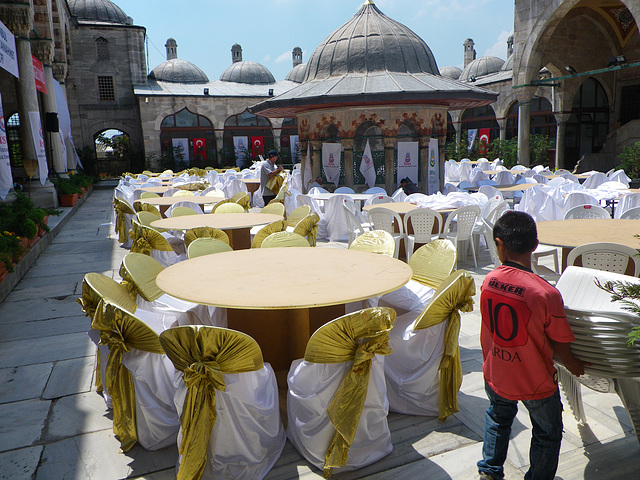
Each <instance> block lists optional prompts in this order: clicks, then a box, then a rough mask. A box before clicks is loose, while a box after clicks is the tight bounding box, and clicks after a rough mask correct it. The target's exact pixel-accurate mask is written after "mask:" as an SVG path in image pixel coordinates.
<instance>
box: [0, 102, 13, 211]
mask: <svg viewBox="0 0 640 480" xmlns="http://www.w3.org/2000/svg"><path fill="white" fill-rule="evenodd" d="M12 186H13V176H12V175H11V162H10V160H9V144H8V143H7V129H6V127H5V124H4V113H3V110H2V96H0V198H1V199H2V200H4V199H5V198H6V197H7V193H9V190H11V187H12Z"/></svg>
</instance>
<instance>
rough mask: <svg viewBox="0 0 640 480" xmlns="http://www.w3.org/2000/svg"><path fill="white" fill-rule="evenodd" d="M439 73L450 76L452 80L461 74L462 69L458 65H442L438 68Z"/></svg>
mask: <svg viewBox="0 0 640 480" xmlns="http://www.w3.org/2000/svg"><path fill="white" fill-rule="evenodd" d="M440 75H442V76H443V77H447V78H451V79H452V80H458V79H459V78H460V75H462V69H461V68H458V67H442V68H441V69H440Z"/></svg>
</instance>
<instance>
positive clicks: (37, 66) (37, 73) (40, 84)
mask: <svg viewBox="0 0 640 480" xmlns="http://www.w3.org/2000/svg"><path fill="white" fill-rule="evenodd" d="M31 61H32V62H33V76H34V77H35V79H36V90H38V91H40V92H42V93H44V94H45V95H46V94H47V82H46V79H45V78H44V67H43V66H42V62H41V61H40V60H38V59H37V58H36V57H34V56H33V55H31Z"/></svg>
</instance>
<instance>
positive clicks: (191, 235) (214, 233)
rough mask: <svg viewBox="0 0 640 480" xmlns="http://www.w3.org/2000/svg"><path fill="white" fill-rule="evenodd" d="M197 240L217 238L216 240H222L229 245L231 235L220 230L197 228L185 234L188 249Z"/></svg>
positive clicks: (185, 243)
mask: <svg viewBox="0 0 640 480" xmlns="http://www.w3.org/2000/svg"><path fill="white" fill-rule="evenodd" d="M196 238H215V239H216V240H220V241H222V242H224V243H226V244H227V245H229V235H227V234H226V232H224V231H223V230H220V229H219V228H213V227H196V228H191V229H189V230H187V231H186V232H185V233H184V245H185V247H187V248H188V247H189V245H190V244H191V242H193V241H194V240H195V239H196Z"/></svg>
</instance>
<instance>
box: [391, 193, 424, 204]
mask: <svg viewBox="0 0 640 480" xmlns="http://www.w3.org/2000/svg"><path fill="white" fill-rule="evenodd" d="M403 193H404V192H403ZM427 197H428V195H426V194H424V193H412V194H411V195H408V196H407V197H406V198H405V199H404V200H396V202H400V201H404V202H409V203H415V204H416V205H419V204H420V202H421V201H423V200H424V199H425V198H427Z"/></svg>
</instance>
